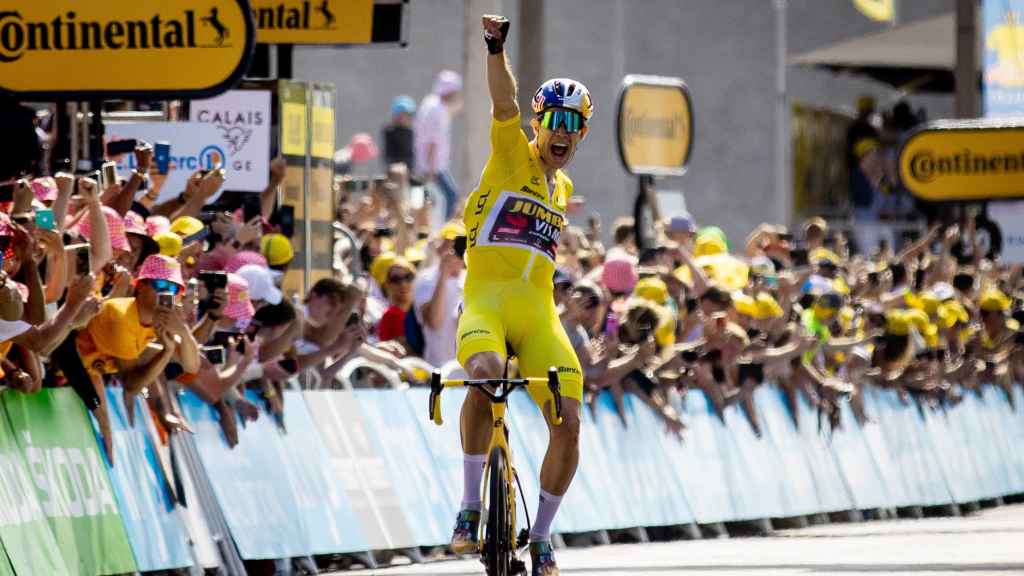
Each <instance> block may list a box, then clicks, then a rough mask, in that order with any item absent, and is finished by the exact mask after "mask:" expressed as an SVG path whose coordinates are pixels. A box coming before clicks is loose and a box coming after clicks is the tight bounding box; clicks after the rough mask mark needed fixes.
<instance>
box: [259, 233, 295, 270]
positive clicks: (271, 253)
mask: <svg viewBox="0 0 1024 576" xmlns="http://www.w3.org/2000/svg"><path fill="white" fill-rule="evenodd" d="M260 253H261V254H263V256H264V257H265V258H266V259H267V264H270V265H271V266H281V265H283V264H287V263H289V262H291V261H292V258H294V257H295V251H294V250H293V249H292V241H291V240H289V239H288V237H287V236H285V235H283V234H267V235H266V236H264V237H263V238H260Z"/></svg>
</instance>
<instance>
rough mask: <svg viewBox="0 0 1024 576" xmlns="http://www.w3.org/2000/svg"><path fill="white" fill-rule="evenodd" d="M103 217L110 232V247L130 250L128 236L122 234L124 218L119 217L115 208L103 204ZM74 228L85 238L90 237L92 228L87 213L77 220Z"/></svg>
mask: <svg viewBox="0 0 1024 576" xmlns="http://www.w3.org/2000/svg"><path fill="white" fill-rule="evenodd" d="M103 217H104V218H105V219H106V220H107V233H108V234H110V247H111V248H113V249H114V250H122V251H124V252H131V249H132V245H131V244H129V243H128V237H127V236H125V235H124V234H125V229H124V219H123V218H121V215H120V214H118V213H117V210H114V209H113V208H111V207H110V206H104V207H103ZM76 228H77V230H78V233H79V234H81V235H82V237H83V238H85V239H86V240H90V239H91V235H92V230H91V227H90V225H89V215H88V214H86V215H85V216H84V217H83V218H82V219H81V220H79V221H78V226H77V227H76Z"/></svg>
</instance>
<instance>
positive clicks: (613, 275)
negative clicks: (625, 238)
mask: <svg viewBox="0 0 1024 576" xmlns="http://www.w3.org/2000/svg"><path fill="white" fill-rule="evenodd" d="M639 280H640V277H639V275H638V274H637V270H636V262H635V261H634V260H632V259H631V258H626V257H621V258H612V259H609V260H606V261H605V263H604V267H603V268H602V269H601V283H602V284H604V286H605V288H607V289H608V291H609V292H611V293H612V295H613V296H614V297H616V298H618V297H620V296H626V295H629V294H630V293H631V292H633V287H634V286H636V283H637V282H638V281H639Z"/></svg>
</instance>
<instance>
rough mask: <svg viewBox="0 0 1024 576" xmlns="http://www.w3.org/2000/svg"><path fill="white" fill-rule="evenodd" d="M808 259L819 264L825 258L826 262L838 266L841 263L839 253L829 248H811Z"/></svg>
mask: <svg viewBox="0 0 1024 576" xmlns="http://www.w3.org/2000/svg"><path fill="white" fill-rule="evenodd" d="M807 260H809V261H810V262H811V264H817V263H818V262H821V261H822V260H824V261H825V262H830V263H832V264H835V265H836V266H838V265H839V255H838V254H836V253H835V252H833V251H831V250H829V249H828V248H815V249H814V250H811V253H810V254H808V255H807Z"/></svg>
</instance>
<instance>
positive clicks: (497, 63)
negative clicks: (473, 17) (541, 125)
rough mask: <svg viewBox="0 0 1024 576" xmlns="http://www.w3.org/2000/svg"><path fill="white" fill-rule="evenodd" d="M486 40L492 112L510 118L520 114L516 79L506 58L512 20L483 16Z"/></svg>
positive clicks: (496, 116) (499, 116)
mask: <svg viewBox="0 0 1024 576" xmlns="http://www.w3.org/2000/svg"><path fill="white" fill-rule="evenodd" d="M483 26H484V42H485V43H486V44H487V51H488V52H489V53H490V55H489V56H487V88H488V89H489V90H490V92H491V114H492V115H493V116H494V119H495V120H498V121H502V120H509V119H511V118H515V116H516V115H517V114H519V105H518V104H516V79H515V78H513V77H512V71H511V70H509V68H508V60H507V59H506V58H505V40H506V39H507V38H508V29H509V26H510V22H509V21H508V18H505V17H503V16H495V15H493V14H487V15H485V16H484V17H483Z"/></svg>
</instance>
